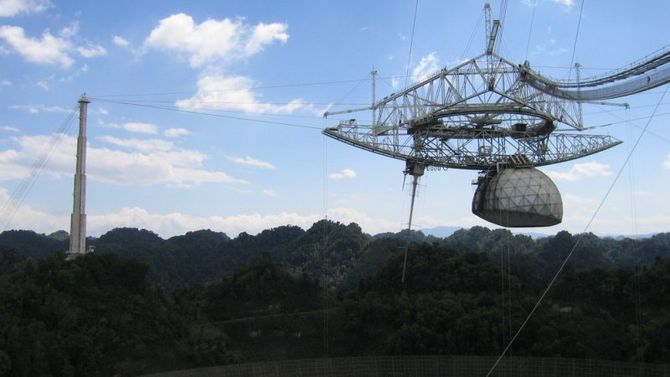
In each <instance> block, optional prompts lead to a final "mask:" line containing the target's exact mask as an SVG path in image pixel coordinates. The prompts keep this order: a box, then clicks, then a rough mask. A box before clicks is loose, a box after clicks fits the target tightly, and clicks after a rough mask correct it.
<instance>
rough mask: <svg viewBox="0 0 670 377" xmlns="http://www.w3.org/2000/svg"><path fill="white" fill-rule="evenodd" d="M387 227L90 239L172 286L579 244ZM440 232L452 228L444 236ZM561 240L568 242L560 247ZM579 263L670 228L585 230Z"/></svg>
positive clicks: (57, 241) (22, 240)
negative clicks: (265, 269)
mask: <svg viewBox="0 0 670 377" xmlns="http://www.w3.org/2000/svg"><path fill="white" fill-rule="evenodd" d="M425 232H426V233H424V231H412V233H411V237H408V236H407V231H406V230H404V231H401V232H398V233H382V234H378V235H375V236H371V235H369V234H366V233H364V232H363V230H362V229H361V228H360V227H359V226H358V225H357V224H355V223H351V224H348V225H346V224H342V223H337V222H332V221H326V220H322V221H319V222H316V223H314V224H313V225H312V227H310V228H309V229H307V230H304V229H302V228H300V227H297V226H291V225H287V226H281V227H276V228H272V229H267V230H264V231H262V232H260V233H258V234H257V235H250V234H247V233H241V234H240V235H238V236H237V237H235V238H230V237H229V236H228V235H226V234H225V233H222V232H215V231H212V230H198V231H194V232H188V233H186V234H184V235H181V236H174V237H171V238H168V239H163V238H161V237H160V236H159V235H157V234H156V233H153V232H151V231H149V230H145V229H136V228H117V229H113V230H111V231H109V232H107V233H105V234H103V235H101V236H100V237H98V238H89V239H88V240H87V243H88V245H90V246H93V247H94V248H95V252H96V253H113V254H117V255H120V256H122V257H124V258H130V259H133V260H137V261H140V262H143V263H146V264H148V265H149V266H150V272H149V274H150V276H151V277H152V279H153V280H154V281H156V282H157V283H158V284H159V285H161V286H162V287H164V288H166V289H168V290H175V289H182V288H188V287H192V286H195V285H203V284H204V285H206V284H210V283H212V282H215V281H218V280H220V279H221V278H223V277H226V276H229V275H230V274H232V273H233V272H234V271H237V270H239V269H240V268H242V267H244V266H246V265H247V264H248V263H249V262H250V261H251V260H252V259H254V258H256V257H258V256H260V255H263V254H267V255H268V256H270V257H271V258H272V260H273V261H276V262H277V263H280V264H282V265H284V266H286V267H287V268H288V269H289V271H291V273H292V274H294V275H296V276H300V275H307V276H312V277H314V278H319V279H321V278H323V277H324V276H327V277H328V279H329V284H331V285H332V286H333V287H337V288H338V289H341V290H350V289H353V288H354V287H355V286H356V285H357V284H358V282H359V281H360V280H361V279H364V278H365V277H366V276H369V275H371V274H373V273H374V272H375V271H376V270H377V268H378V266H380V265H383V264H384V263H386V261H388V260H389V258H391V257H393V255H396V254H398V253H404V250H405V249H406V248H407V247H408V244H422V243H427V244H438V245H444V246H446V247H449V248H450V249H452V250H458V251H460V252H483V253H485V254H488V255H492V256H494V255H502V254H510V255H518V256H522V255H528V256H532V258H541V259H544V260H545V262H543V263H544V264H545V265H546V267H544V268H546V269H547V271H548V270H549V268H550V267H551V266H553V265H554V264H556V263H559V262H560V261H561V258H562V256H564V255H566V254H565V253H566V252H567V251H566V250H565V249H566V248H568V247H570V245H572V244H574V242H575V239H576V236H573V235H571V234H570V233H568V232H564V231H563V232H559V233H557V234H556V235H554V236H546V237H543V238H536V237H534V236H533V235H524V234H514V233H512V232H510V231H509V230H507V229H494V230H491V229H488V228H485V227H479V226H475V227H472V228H469V229H460V228H459V229H456V228H455V227H442V228H432V229H431V230H426V231H425ZM430 232H434V233H435V234H447V233H449V236H448V237H439V236H436V235H434V234H431V233H430ZM63 233H65V232H63V231H61V232H57V233H56V234H51V235H49V236H47V235H44V234H38V233H35V232H32V231H24V230H23V231H18V230H12V231H5V232H2V233H0V246H2V247H4V248H6V249H14V250H16V251H17V252H18V255H20V256H22V257H25V258H32V259H41V258H44V257H45V256H47V255H49V254H53V253H55V252H58V251H65V250H67V248H68V240H67V239H63V238H64V237H63ZM557 244H561V245H563V246H560V247H559V246H556V245H557ZM580 244H581V246H580V248H583V249H584V251H580V252H579V253H578V254H577V256H576V257H575V258H574V260H573V263H576V264H579V265H582V266H589V267H603V268H606V267H608V266H616V267H620V268H630V267H631V266H636V265H641V264H642V265H645V264H650V263H653V262H654V261H655V260H656V259H658V258H666V257H668V256H670V234H669V233H660V234H656V235H654V236H652V237H649V238H644V239H633V238H627V237H624V238H620V239H615V238H610V237H607V238H600V237H597V236H595V235H593V234H590V233H589V234H585V235H584V236H583V239H582V241H581V243H580Z"/></svg>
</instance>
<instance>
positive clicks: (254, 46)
mask: <svg viewBox="0 0 670 377" xmlns="http://www.w3.org/2000/svg"><path fill="white" fill-rule="evenodd" d="M286 29H288V25H286V24H278V23H273V24H264V23H260V24H258V25H256V26H255V27H254V32H253V34H251V38H250V39H249V41H248V42H247V44H246V46H245V47H244V51H245V52H246V54H247V55H253V54H256V53H258V52H260V51H262V50H263V47H264V46H265V45H268V44H271V43H272V42H274V41H279V42H281V43H286V42H287V41H288V34H287V33H286Z"/></svg>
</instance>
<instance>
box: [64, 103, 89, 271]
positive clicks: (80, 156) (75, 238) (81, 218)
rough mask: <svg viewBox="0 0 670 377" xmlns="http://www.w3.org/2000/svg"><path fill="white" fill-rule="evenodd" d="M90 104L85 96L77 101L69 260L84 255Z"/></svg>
mask: <svg viewBox="0 0 670 377" xmlns="http://www.w3.org/2000/svg"><path fill="white" fill-rule="evenodd" d="M90 102H91V101H89V100H88V98H87V97H86V95H85V94H84V95H82V96H81V98H80V99H79V137H78V138H77V167H76V170H75V174H74V193H73V197H74V204H73V208H72V217H71V219H70V250H69V252H68V254H69V255H68V257H69V258H75V257H78V256H80V255H84V254H85V253H86V114H87V109H88V104H89V103H90Z"/></svg>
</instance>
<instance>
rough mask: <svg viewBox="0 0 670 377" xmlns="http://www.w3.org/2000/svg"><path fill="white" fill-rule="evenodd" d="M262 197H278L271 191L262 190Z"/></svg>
mask: <svg viewBox="0 0 670 377" xmlns="http://www.w3.org/2000/svg"><path fill="white" fill-rule="evenodd" d="M263 195H265V196H268V197H270V198H278V197H279V194H277V193H276V192H275V191H273V190H263Z"/></svg>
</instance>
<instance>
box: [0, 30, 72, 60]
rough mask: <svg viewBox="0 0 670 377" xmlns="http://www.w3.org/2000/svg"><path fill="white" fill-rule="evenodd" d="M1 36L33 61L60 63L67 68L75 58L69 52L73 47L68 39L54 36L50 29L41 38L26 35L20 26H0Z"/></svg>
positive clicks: (25, 57) (27, 58)
mask: <svg viewBox="0 0 670 377" xmlns="http://www.w3.org/2000/svg"><path fill="white" fill-rule="evenodd" d="M0 38H1V39H4V40H5V41H6V42H7V43H8V44H9V45H10V46H11V47H12V48H13V49H14V50H15V51H16V52H18V53H19V54H20V55H21V56H23V58H24V59H26V60H27V61H29V62H31V63H37V64H49V65H60V66H61V67H63V68H67V67H69V66H71V65H72V63H74V60H72V58H70V56H69V55H68V54H67V50H68V49H69V48H70V47H71V45H70V42H69V41H68V40H67V39H63V38H58V37H55V36H53V35H52V34H51V33H49V32H48V31H45V32H44V34H42V38H41V39H36V38H29V37H26V36H25V34H24V32H23V28H21V27H19V26H7V25H4V26H0Z"/></svg>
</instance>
